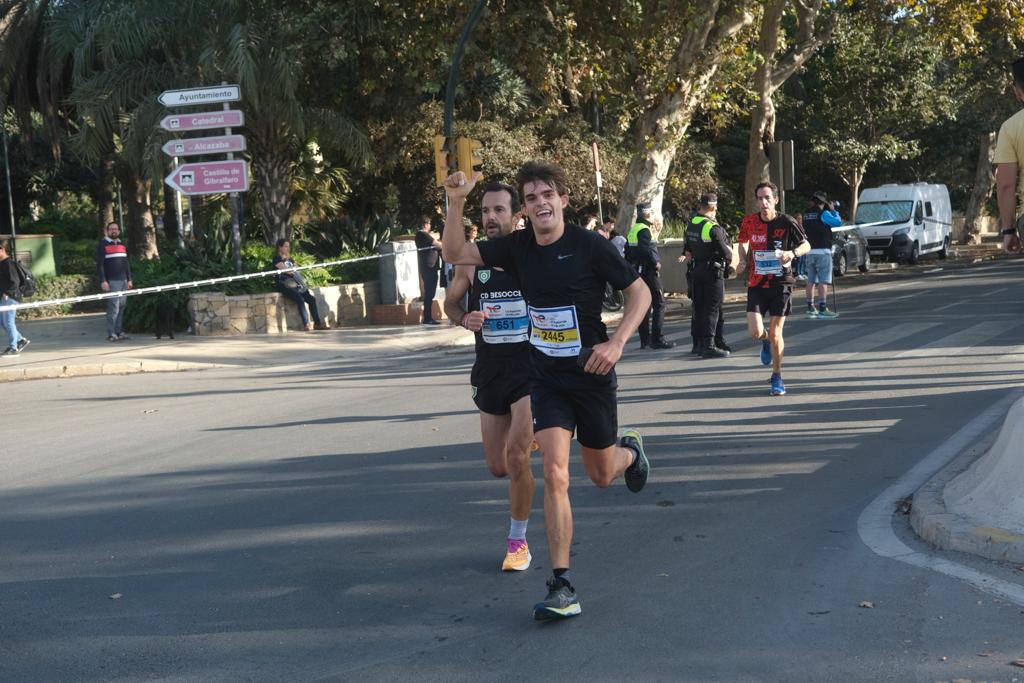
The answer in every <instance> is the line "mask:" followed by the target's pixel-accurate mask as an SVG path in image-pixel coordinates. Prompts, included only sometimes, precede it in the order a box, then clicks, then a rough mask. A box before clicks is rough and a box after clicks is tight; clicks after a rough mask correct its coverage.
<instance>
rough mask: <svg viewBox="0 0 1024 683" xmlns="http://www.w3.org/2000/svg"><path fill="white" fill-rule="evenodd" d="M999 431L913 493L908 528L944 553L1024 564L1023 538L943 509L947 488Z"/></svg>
mask: <svg viewBox="0 0 1024 683" xmlns="http://www.w3.org/2000/svg"><path fill="white" fill-rule="evenodd" d="M998 433H999V430H998V429H995V430H992V432H991V433H990V434H988V435H987V436H986V437H985V438H984V439H983V440H982V441H979V442H978V443H975V444H973V445H971V446H969V447H968V448H966V449H964V450H963V451H962V452H961V453H960V455H958V456H957V457H956V458H954V459H953V460H952V461H951V462H950V463H949V464H948V465H946V466H945V467H943V468H942V469H941V470H939V471H938V472H937V473H936V474H935V475H934V476H933V477H932V478H931V479H929V480H928V481H927V482H926V483H925V484H924V486H922V487H921V488H920V489H918V491H917V492H916V493H915V494H914V497H913V503H912V505H911V508H910V525H911V526H912V527H913V529H914V531H915V532H917V535H918V536H920V537H921V538H922V539H924V540H925V541H927V542H928V543H931V544H932V545H934V546H936V547H937V548H941V549H943V550H956V551H959V552H962V553H971V554H972V555H978V556H980V557H985V558H988V559H990V560H998V561H1000V562H1014V563H1024V536H1021V535H1019V534H1016V533H1013V532H1011V531H1007V530H1006V529H996V528H994V527H985V526H978V525H976V524H974V523H973V522H971V521H970V520H969V519H967V518H966V517H963V516H962V515H958V514H955V513H953V512H950V511H949V510H948V509H947V508H946V501H945V499H944V498H943V493H944V491H945V490H946V485H947V484H948V483H949V482H950V481H952V480H953V479H954V478H956V477H957V475H959V474H960V473H961V472H963V471H965V470H966V469H967V468H968V467H970V466H971V465H972V464H973V463H974V461H975V460H977V459H978V458H980V457H981V456H983V455H985V453H987V452H988V450H989V448H990V447H991V446H992V444H993V443H994V442H995V440H996V437H997V436H998Z"/></svg>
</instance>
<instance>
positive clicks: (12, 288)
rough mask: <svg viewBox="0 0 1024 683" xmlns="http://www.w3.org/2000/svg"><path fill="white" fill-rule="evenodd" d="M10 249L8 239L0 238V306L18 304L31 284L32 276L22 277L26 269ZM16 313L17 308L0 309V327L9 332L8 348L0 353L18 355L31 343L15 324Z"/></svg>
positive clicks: (29, 294)
mask: <svg viewBox="0 0 1024 683" xmlns="http://www.w3.org/2000/svg"><path fill="white" fill-rule="evenodd" d="M9 249H10V247H9V246H8V243H7V240H0V306H10V305H17V303H18V300H19V299H21V298H23V297H24V296H25V294H23V292H24V291H25V287H26V286H30V285H31V277H28V278H25V277H22V275H21V272H22V271H23V270H24V269H23V268H22V267H21V265H20V264H19V263H18V262H17V261H15V260H14V259H13V258H11V256H10V252H9V251H8V250H9ZM27 295H28V296H31V295H32V294H31V293H27ZM16 314H17V311H15V310H10V311H0V327H2V328H4V330H5V331H6V332H7V348H6V349H4V351H3V353H0V355H2V356H17V355H18V354H19V353H21V351H22V349H24V348H25V347H26V346H28V345H29V340H28V339H25V337H23V336H21V333H20V332H18V326H17V325H15V324H14V318H15V316H16Z"/></svg>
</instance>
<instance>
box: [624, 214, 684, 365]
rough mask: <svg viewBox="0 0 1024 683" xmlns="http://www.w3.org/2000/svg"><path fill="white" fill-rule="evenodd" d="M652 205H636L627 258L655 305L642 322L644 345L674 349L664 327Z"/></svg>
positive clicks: (662, 299) (641, 346)
mask: <svg viewBox="0 0 1024 683" xmlns="http://www.w3.org/2000/svg"><path fill="white" fill-rule="evenodd" d="M652 214H653V212H652V211H651V205H650V204H647V203H643V204H637V205H636V215H637V221H636V223H635V224H634V225H633V227H632V228H631V229H630V231H629V233H628V234H627V235H626V260H627V261H629V262H630V263H631V264H632V265H633V266H634V267H635V268H636V269H637V271H639V273H640V277H641V278H643V281H644V283H645V284H646V285H647V288H648V289H649V290H651V308H650V310H649V311H648V312H647V315H645V316H644V320H643V322H642V323H640V330H639V332H640V348H641V349H646V348H648V347H649V348H652V349H671V348H672V347H673V346H675V345H676V344H675V342H671V341H669V340H667V339H665V337H664V335H663V334H662V327H663V326H664V324H665V296H664V294H663V293H662V290H661V276H660V275H658V271H659V270H661V257H660V256H658V245H657V244H656V243H655V241H654V237H653V235H652V234H651V216H652Z"/></svg>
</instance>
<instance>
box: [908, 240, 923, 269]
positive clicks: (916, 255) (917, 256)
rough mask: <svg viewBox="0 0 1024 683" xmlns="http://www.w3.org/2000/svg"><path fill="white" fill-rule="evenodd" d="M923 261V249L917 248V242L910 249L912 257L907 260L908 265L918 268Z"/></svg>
mask: <svg viewBox="0 0 1024 683" xmlns="http://www.w3.org/2000/svg"><path fill="white" fill-rule="evenodd" d="M920 261H921V249H920V247H918V246H917V242H914V246H912V247H911V248H910V257H909V258H907V263H909V264H910V265H912V266H916V265H917V264H918V263H920Z"/></svg>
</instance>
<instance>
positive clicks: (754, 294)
mask: <svg viewBox="0 0 1024 683" xmlns="http://www.w3.org/2000/svg"><path fill="white" fill-rule="evenodd" d="M792 312H793V286H792V285H772V286H771V287H748V288H747V313H760V314H761V315H762V316H763V315H764V314H765V313H768V314H769V315H770V316H771V317H773V318H778V317H783V318H784V317H786V316H787V315H789V314H790V313H792Z"/></svg>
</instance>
